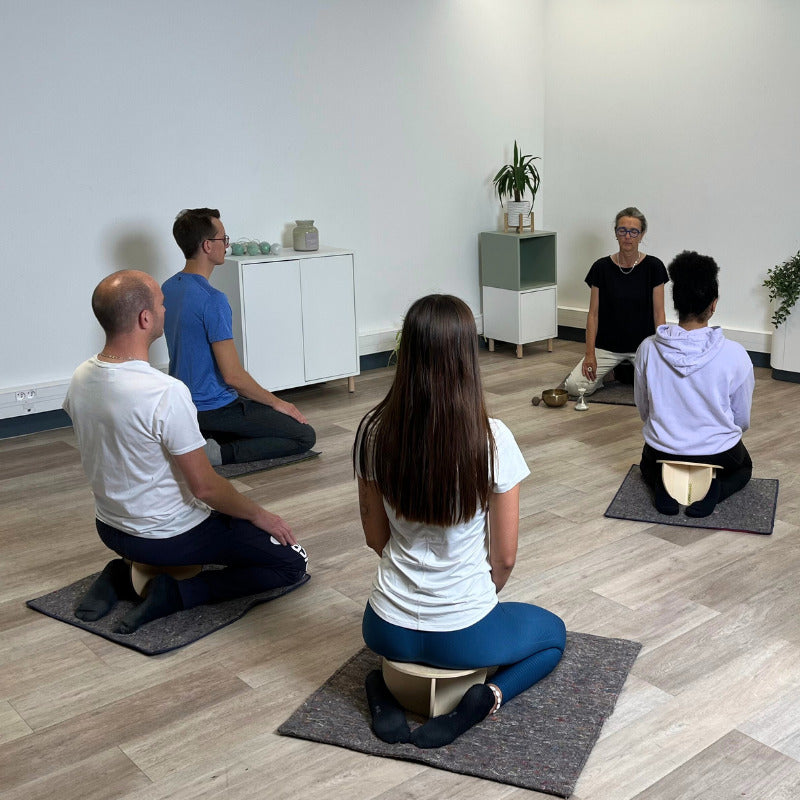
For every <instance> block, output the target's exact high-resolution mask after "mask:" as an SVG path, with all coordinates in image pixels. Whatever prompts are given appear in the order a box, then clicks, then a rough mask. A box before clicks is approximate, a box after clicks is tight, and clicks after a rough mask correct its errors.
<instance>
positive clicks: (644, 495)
mask: <svg viewBox="0 0 800 800" xmlns="http://www.w3.org/2000/svg"><path fill="white" fill-rule="evenodd" d="M777 503H778V481H777V480H776V479H774V478H752V479H751V480H750V482H749V483H748V484H747V486H745V487H744V489H742V490H741V491H740V492H737V493H736V494H734V495H731V496H730V497H729V498H728V499H727V500H724V501H723V502H721V503H719V504H717V507H716V508H715V509H714V513H713V514H711V515H710V516H708V517H701V518H699V519H697V518H695V517H687V516H686V515H685V514H684V513H683V511H684V509H683V507H682V508H681V510H680V511H679V512H678V514H676V515H675V516H672V517H670V516H667V515H666V514H661V513H659V512H658V511H656V508H655V506H654V505H653V492H652V490H651V489H650V487H649V486H648V485H647V484H646V483H645V482H644V480H642V474H641V472H640V471H639V466H638V465H637V464H634V465H633V466H632V467H631V468H630V470H629V471H628V474H627V475H626V476H625V480H624V481H623V482H622V486H620V487H619V489H618V491H617V494H616V496H615V497H614V499H613V500H612V501H611V505H610V506H609V507H608V508H607V509H606V513H605V516H607V517H614V518H615V519H630V520H635V521H637V522H655V523H658V524H659V525H678V526H683V527H687V528H714V529H716V530H726V531H742V532H743V533H763V534H770V533H772V529H773V527H774V526H775V507H776V505H777Z"/></svg>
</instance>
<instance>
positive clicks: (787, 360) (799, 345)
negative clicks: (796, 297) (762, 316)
mask: <svg viewBox="0 0 800 800" xmlns="http://www.w3.org/2000/svg"><path fill="white" fill-rule="evenodd" d="M770 365H771V366H772V369H776V370H780V371H781V372H794V373H796V374H797V377H798V380H800V313H798V311H797V309H795V310H794V311H793V312H792V313H791V314H789V316H788V318H787V319H786V321H785V322H784V323H782V324H781V325H779V326H778V327H777V328H776V329H775V330H774V332H773V334H772V355H771V357H770Z"/></svg>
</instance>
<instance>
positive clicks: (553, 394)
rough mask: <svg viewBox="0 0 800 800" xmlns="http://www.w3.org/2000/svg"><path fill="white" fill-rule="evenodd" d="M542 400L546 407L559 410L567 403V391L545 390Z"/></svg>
mask: <svg viewBox="0 0 800 800" xmlns="http://www.w3.org/2000/svg"><path fill="white" fill-rule="evenodd" d="M542 400H544V404H545V405H546V406H550V407H551V408H558V406H563V405H564V404H565V403H566V402H567V390H566V389H545V390H544V391H543V392H542Z"/></svg>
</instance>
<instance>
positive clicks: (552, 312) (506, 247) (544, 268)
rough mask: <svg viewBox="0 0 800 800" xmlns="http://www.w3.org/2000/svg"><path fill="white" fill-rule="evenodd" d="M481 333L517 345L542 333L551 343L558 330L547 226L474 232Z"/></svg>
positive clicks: (551, 244) (551, 238) (551, 237)
mask: <svg viewBox="0 0 800 800" xmlns="http://www.w3.org/2000/svg"><path fill="white" fill-rule="evenodd" d="M480 257H481V285H482V288H483V335H484V336H485V337H486V338H487V339H488V340H489V349H490V350H494V341H495V339H498V340H499V341H501V342H511V343H512V344H516V345H517V357H518V358H522V345H523V344H526V343H527V342H539V341H542V340H544V339H547V349H548V350H552V349H553V339H554V338H555V337H556V336H557V335H558V319H557V308H558V302H557V288H556V275H557V273H556V234H555V233H554V232H553V231H530V232H528V233H522V234H518V233H505V232H502V233H500V232H497V231H486V232H484V233H482V234H481V235H480Z"/></svg>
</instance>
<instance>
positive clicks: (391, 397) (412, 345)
mask: <svg viewBox="0 0 800 800" xmlns="http://www.w3.org/2000/svg"><path fill="white" fill-rule="evenodd" d="M494 453H495V444H494V437H493V436H492V432H491V429H490V427H489V419H488V417H487V415H486V408H485V406H484V402H483V389H482V387H481V374H480V366H479V364H478V334H477V331H476V329H475V320H474V318H473V316H472V312H471V311H470V310H469V308H468V306H467V305H466V303H464V301H463V300H459V298H457V297H453V296H452V295H443V294H432V295H428V296H427V297H423V298H421V299H420V300H417V301H416V302H415V303H414V304H413V305H412V306H411V308H410V309H409V310H408V313H407V314H406V317H405V320H404V322H403V330H402V333H401V336H400V348H399V352H398V357H397V372H396V374H395V378H394V383H393V384H392V388H391V389H390V390H389V393H388V394H387V395H386V397H385V398H384V399H383V401H381V402H380V403H379V404H378V405H377V406H376V407H375V408H374V409H372V411H370V412H369V413H368V414H367V415H366V416H365V417H364V419H362V420H361V424H360V425H359V427H358V434H357V436H356V444H355V445H354V447H353V466H354V467H355V466H356V465H357V466H358V470H359V472H360V474H361V475H362V476H363V477H364V479H365V480H369V481H374V482H375V483H376V484H377V486H378V489H379V490H380V492H381V494H382V495H383V497H384V498H385V499H386V502H387V503H388V504H389V505H390V506H391V507H392V509H394V512H395V513H396V514H397V516H398V517H403V518H405V519H407V520H410V521H412V522H423V523H427V524H429V525H442V526H446V525H454V524H456V523H458V522H466V521H467V520H470V519H472V518H473V517H474V516H475V514H476V513H477V511H478V509H479V508H481V509H483V510H486V509H487V508H488V505H489V497H490V496H491V491H492V485H493V484H494Z"/></svg>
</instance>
